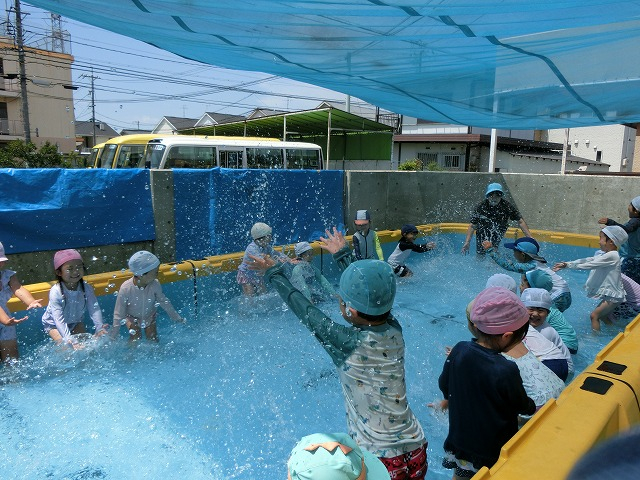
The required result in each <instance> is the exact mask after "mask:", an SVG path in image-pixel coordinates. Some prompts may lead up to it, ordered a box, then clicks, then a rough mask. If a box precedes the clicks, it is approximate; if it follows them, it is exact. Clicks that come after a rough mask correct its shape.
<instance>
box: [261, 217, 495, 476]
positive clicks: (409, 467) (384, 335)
mask: <svg viewBox="0 0 640 480" xmlns="http://www.w3.org/2000/svg"><path fill="white" fill-rule="evenodd" d="M326 234H327V236H326V237H323V238H321V241H322V243H321V246H322V247H323V248H324V249H325V250H327V251H328V252H329V253H332V254H333V258H334V260H335V261H336V262H338V264H339V265H340V267H341V268H343V269H344V271H343V273H342V276H341V277H340V297H341V299H340V304H339V306H340V311H341V313H342V317H343V318H344V319H345V321H346V322H347V323H348V324H349V325H348V326H347V325H342V324H340V323H337V322H334V321H333V320H332V319H331V318H329V317H327V316H326V315H325V314H324V313H323V312H322V311H320V310H319V309H318V308H317V307H315V306H314V305H313V304H311V302H309V300H308V299H307V298H306V297H305V296H304V295H302V294H301V293H300V292H298V291H297V290H296V289H295V288H294V287H293V286H292V285H291V283H290V282H289V280H288V279H287V277H286V275H284V273H283V270H282V265H281V264H277V263H276V262H275V261H274V260H273V259H272V258H270V257H264V258H261V257H252V258H253V259H254V260H255V263H254V264H253V268H256V269H261V270H263V271H265V270H266V272H265V280H266V281H268V282H270V283H271V284H272V285H273V286H274V287H275V288H276V290H277V291H278V293H279V294H280V296H281V297H282V299H283V300H284V301H285V302H286V303H287V305H288V306H289V308H290V309H291V311H292V312H293V313H294V314H295V315H296V316H297V317H298V318H299V319H300V320H301V321H302V323H303V324H304V325H305V327H307V328H308V329H309V330H310V331H311V332H312V333H313V334H314V336H315V338H316V339H317V340H318V341H319V342H320V344H321V345H322V347H323V348H324V349H325V351H326V352H327V353H328V354H329V356H330V357H331V360H332V361H333V363H334V365H335V366H336V369H337V372H338V376H339V378H340V382H341V384H342V393H343V395H344V404H345V408H346V414H347V415H346V416H347V425H348V428H349V434H350V435H351V437H352V438H353V439H354V440H355V441H356V443H357V444H358V445H359V446H360V448H362V449H365V450H368V451H369V452H371V453H373V454H374V455H375V456H377V457H378V458H380V460H381V461H382V463H384V464H385V466H386V467H387V469H388V470H389V472H390V473H391V476H392V477H393V478H405V479H406V478H411V479H414V480H422V479H424V477H425V475H426V472H427V451H426V447H427V441H426V439H425V437H424V432H423V430H422V427H421V426H420V422H419V421H418V419H417V418H416V417H415V415H414V414H413V412H412V411H411V408H410V407H409V403H408V401H407V390H406V382H405V368H404V358H405V355H404V339H403V336H402V328H401V326H400V324H399V323H398V321H397V320H396V319H395V318H394V317H393V315H392V314H391V307H392V306H393V301H394V298H395V293H396V279H395V275H394V274H393V270H392V269H391V266H390V265H389V264H388V263H386V262H381V261H379V260H361V261H353V260H354V258H353V255H352V253H351V250H350V249H349V247H348V246H347V245H346V241H345V239H344V237H343V236H342V234H341V233H340V232H338V231H337V230H336V229H335V228H334V230H333V233H330V232H329V231H327V232H326ZM352 261H353V263H351V262H352ZM505 361H506V360H505ZM327 478H329V477H327ZM330 478H332V479H333V478H334V477H330Z"/></svg>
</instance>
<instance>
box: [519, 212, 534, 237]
mask: <svg viewBox="0 0 640 480" xmlns="http://www.w3.org/2000/svg"><path fill="white" fill-rule="evenodd" d="M518 224H519V225H520V228H521V229H522V233H524V236H525V237H530V236H531V232H530V231H529V227H528V226H527V222H525V221H524V218H522V217H520V220H518Z"/></svg>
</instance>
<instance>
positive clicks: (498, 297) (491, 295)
mask: <svg viewBox="0 0 640 480" xmlns="http://www.w3.org/2000/svg"><path fill="white" fill-rule="evenodd" d="M528 321H529V311H528V310H527V308H526V307H525V306H524V304H523V303H522V301H521V300H520V299H519V298H518V296H517V295H516V294H515V293H513V292H512V291H511V290H507V289H506V288H503V287H489V288H485V289H484V290H483V291H481V292H480V293H479V294H478V296H477V297H476V298H475V299H474V300H473V306H472V307H471V322H472V323H473V324H474V325H475V326H476V328H477V329H478V330H480V331H481V332H483V333H486V334H488V335H499V334H502V333H505V332H514V331H516V330H517V329H519V328H520V327H522V326H523V325H524V324H525V323H527V322H528Z"/></svg>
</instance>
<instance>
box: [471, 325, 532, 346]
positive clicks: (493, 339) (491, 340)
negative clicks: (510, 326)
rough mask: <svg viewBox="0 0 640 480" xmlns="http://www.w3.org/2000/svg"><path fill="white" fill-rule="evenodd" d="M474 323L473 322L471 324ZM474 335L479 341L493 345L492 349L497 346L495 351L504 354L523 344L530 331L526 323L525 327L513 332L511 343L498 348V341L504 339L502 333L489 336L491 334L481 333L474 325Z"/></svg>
mask: <svg viewBox="0 0 640 480" xmlns="http://www.w3.org/2000/svg"><path fill="white" fill-rule="evenodd" d="M470 323H472V322H470ZM472 325H473V333H474V335H475V337H476V338H477V339H478V340H482V341H483V342H484V343H487V344H489V345H491V346H492V347H494V346H495V348H492V349H493V350H497V351H500V352H504V351H505V350H509V348H511V347H512V346H513V345H515V344H516V343H519V342H521V341H522V340H524V337H526V336H527V331H528V330H529V322H526V323H525V324H524V325H522V326H521V327H520V328H518V329H516V330H514V331H513V335H512V336H511V341H510V342H509V343H508V344H507V345H505V346H504V347H498V344H497V340H498V339H499V338H500V337H502V335H503V334H502V333H498V334H495V335H492V334H489V333H484V332H481V331H480V330H479V329H478V327H476V326H475V324H473V323H472Z"/></svg>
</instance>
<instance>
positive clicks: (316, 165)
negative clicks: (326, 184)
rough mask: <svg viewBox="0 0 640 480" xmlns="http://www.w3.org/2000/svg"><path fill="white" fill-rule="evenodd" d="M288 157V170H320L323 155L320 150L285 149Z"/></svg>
mask: <svg viewBox="0 0 640 480" xmlns="http://www.w3.org/2000/svg"><path fill="white" fill-rule="evenodd" d="M285 153H286V155H287V168H292V169H293V168H303V169H304V168H306V169H312V170H320V169H321V168H322V167H321V158H320V157H321V155H320V150H307V149H300V148H287V149H285Z"/></svg>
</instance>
